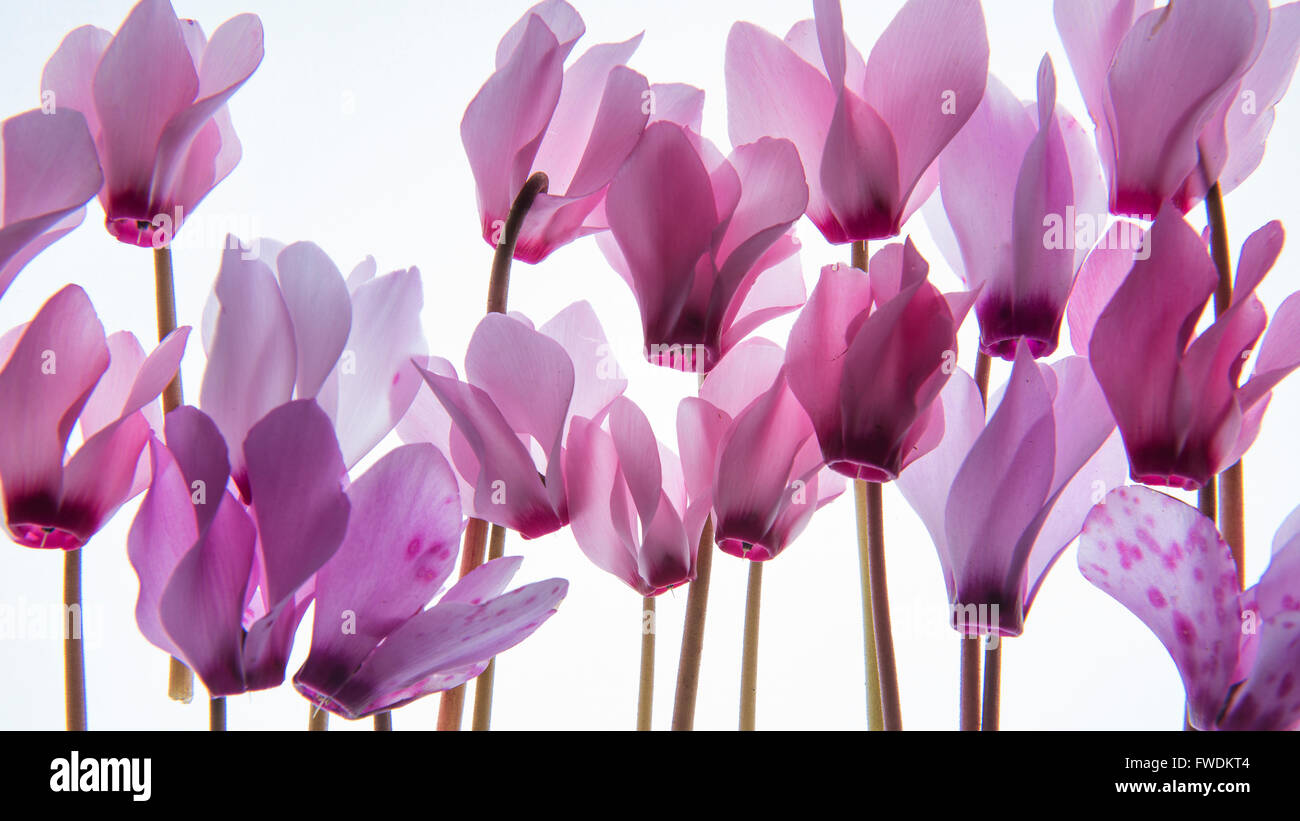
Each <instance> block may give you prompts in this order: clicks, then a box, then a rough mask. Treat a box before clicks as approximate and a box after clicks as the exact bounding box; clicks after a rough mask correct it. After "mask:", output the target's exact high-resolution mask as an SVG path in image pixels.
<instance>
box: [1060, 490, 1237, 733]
mask: <svg viewBox="0 0 1300 821" xmlns="http://www.w3.org/2000/svg"><path fill="white" fill-rule="evenodd" d="M1079 570H1080V571H1082V572H1083V575H1084V578H1086V579H1087V580H1088V581H1090V582H1092V583H1093V584H1094V585H1096V586H1097V587H1099V588H1101V589H1102V590H1103V591H1105V592H1106V593H1108V594H1109V595H1110V596H1112V597H1113V598H1114V599H1115V600H1116V601H1118V602H1119V603H1120V604H1122V605H1124V606H1125V607H1127V608H1128V609H1129V611H1130V612H1131V613H1133V615H1135V616H1137V617H1138V618H1139V619H1141V620H1142V622H1143V623H1144V624H1146V626H1147V627H1148V628H1149V629H1150V630H1151V632H1153V633H1155V634H1156V638H1158V639H1160V642H1161V643H1162V644H1164V646H1165V649H1166V650H1168V651H1169V655H1170V656H1172V657H1173V660H1174V663H1175V664H1176V665H1177V666H1178V672H1179V675H1181V676H1182V678H1183V686H1184V687H1185V688H1186V690H1187V710H1188V716H1189V719H1190V721H1191V723H1192V726H1194V727H1196V728H1197V729H1202V730H1205V729H1210V728H1211V727H1213V726H1214V722H1215V719H1216V718H1218V715H1219V711H1220V710H1221V709H1222V708H1223V703H1224V699H1225V698H1226V696H1227V694H1228V688H1229V686H1230V685H1231V684H1232V673H1233V669H1234V667H1235V666H1236V662H1237V639H1238V637H1239V635H1240V633H1241V608H1240V607H1239V606H1238V604H1237V590H1238V586H1237V569H1236V566H1235V565H1234V564H1233V561H1232V551H1231V550H1229V548H1228V545H1227V544H1226V543H1225V542H1224V541H1223V539H1222V537H1220V536H1219V533H1218V531H1216V530H1215V529H1214V524H1213V523H1212V522H1210V520H1209V519H1207V518H1205V517H1204V516H1202V515H1201V514H1200V513H1199V512H1198V511H1197V510H1196V508H1193V507H1190V506H1188V505H1185V504H1183V503H1182V502H1179V501H1177V500H1176V499H1173V498H1171V497H1169V496H1165V495H1164V494H1162V493H1157V492H1156V491H1153V490H1148V489H1147V488H1144V487H1128V488H1118V489H1116V490H1112V491H1111V492H1110V493H1108V494H1106V498H1105V500H1104V502H1103V504H1100V505H1097V506H1096V507H1094V508H1093V509H1092V512H1091V513H1089V514H1088V518H1087V520H1086V521H1085V522H1084V526H1083V535H1082V536H1081V537H1080V540H1079Z"/></svg>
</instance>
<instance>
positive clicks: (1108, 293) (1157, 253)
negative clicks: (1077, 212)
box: [1070, 204, 1300, 490]
mask: <svg viewBox="0 0 1300 821" xmlns="http://www.w3.org/2000/svg"><path fill="white" fill-rule="evenodd" d="M1283 238H1284V236H1283V231H1282V226H1281V225H1280V224H1279V223H1277V222H1271V223H1269V224H1268V225H1265V226H1264V227H1263V228H1260V229H1259V230H1257V231H1255V233H1253V234H1251V235H1250V237H1249V238H1248V239H1247V240H1246V242H1245V244H1244V245H1243V246H1242V250H1241V257H1240V259H1238V261H1237V276H1236V282H1235V284H1234V286H1233V292H1232V303H1231V305H1230V306H1229V307H1228V308H1227V310H1225V311H1224V312H1223V314H1222V315H1221V316H1219V318H1218V319H1217V320H1216V321H1215V322H1214V324H1213V325H1211V326H1210V327H1209V328H1208V329H1206V330H1205V332H1204V333H1202V334H1201V335H1200V336H1199V337H1196V338H1195V339H1193V338H1192V337H1193V334H1194V333H1195V330H1196V323H1197V319H1198V318H1199V317H1200V316H1201V314H1202V312H1203V311H1204V310H1205V307H1206V305H1207V304H1208V303H1209V301H1210V298H1211V297H1212V296H1213V294H1214V291H1215V288H1216V286H1217V284H1218V281H1219V277H1218V272H1217V269H1216V268H1215V265H1214V262H1213V261H1212V260H1211V259H1210V256H1209V253H1208V251H1207V250H1206V247H1205V243H1204V242H1202V240H1201V238H1200V237H1199V236H1197V234H1196V231H1195V230H1193V229H1192V228H1191V226H1189V225H1188V224H1187V223H1186V222H1184V221H1183V219H1182V217H1181V216H1180V215H1179V213H1178V212H1177V210H1176V209H1175V208H1174V207H1173V206H1172V205H1170V204H1166V206H1165V207H1164V208H1162V209H1161V212H1160V215H1159V216H1158V217H1157V218H1156V221H1155V224H1154V225H1153V226H1152V228H1151V231H1150V233H1149V234H1148V235H1147V237H1146V240H1145V244H1144V246H1143V249H1144V250H1143V253H1142V254H1139V255H1138V256H1139V257H1142V256H1145V257H1146V258H1139V259H1137V261H1135V262H1133V263H1132V265H1131V267H1129V268H1128V270H1127V271H1125V269H1124V267H1123V266H1122V264H1120V262H1121V261H1122V259H1123V256H1122V255H1120V254H1117V253H1116V252H1110V253H1109V254H1108V256H1107V257H1106V258H1104V259H1103V261H1102V263H1101V264H1098V265H1097V266H1091V267H1090V266H1085V270H1084V273H1083V274H1081V275H1080V285H1081V286H1082V287H1079V288H1078V289H1077V291H1078V294H1077V296H1076V301H1077V302H1078V303H1079V305H1078V307H1072V313H1071V315H1070V323H1071V335H1072V337H1073V338H1074V341H1075V346H1076V349H1079V350H1087V351H1088V355H1089V359H1090V360H1091V362H1092V367H1093V370H1094V372H1095V373H1096V374H1097V381H1098V382H1100V383H1101V387H1102V390H1103V391H1104V392H1105V394H1106V399H1107V401H1108V402H1109V403H1110V407H1111V411H1112V412H1113V413H1114V416H1115V421H1116V422H1117V423H1118V425H1119V429H1120V433H1121V434H1123V437H1124V445H1125V447H1126V448H1127V449H1128V457H1129V464H1130V467H1131V471H1132V476H1133V479H1134V480H1136V481H1138V482H1142V483H1144V484H1150V485H1169V486H1171V487H1180V488H1184V489H1186V490H1196V489H1198V488H1200V487H1203V486H1204V485H1205V483H1206V482H1207V481H1208V480H1209V479H1210V478H1211V477H1212V476H1214V475H1215V474H1217V473H1219V472H1221V471H1222V470H1224V469H1225V468H1227V467H1229V466H1230V465H1232V464H1233V463H1234V462H1236V461H1237V460H1238V459H1239V458H1241V456H1242V454H1243V453H1245V451H1246V449H1247V448H1249V447H1250V445H1251V443H1252V442H1254V440H1255V437H1256V435H1258V433H1259V426H1260V423H1261V422H1262V420H1263V416H1264V409H1265V408H1266V407H1267V406H1268V399H1269V396H1270V395H1271V394H1270V391H1272V389H1273V387H1274V386H1275V385H1277V383H1278V382H1280V381H1281V380H1282V379H1283V378H1284V377H1285V376H1286V375H1287V374H1289V373H1291V371H1293V370H1295V369H1296V368H1297V367H1300V294H1292V295H1291V296H1290V297H1288V298H1287V300H1286V301H1285V302H1283V303H1282V305H1281V307H1280V308H1278V311H1277V313H1276V315H1275V316H1274V317H1273V321H1272V322H1271V323H1268V321H1267V317H1266V315H1265V312H1264V306H1263V304H1262V303H1261V302H1260V301H1259V299H1258V298H1257V297H1255V295H1254V291H1255V288H1256V286H1258V285H1259V283H1260V281H1261V280H1262V279H1263V278H1264V275H1265V274H1267V273H1268V271H1269V269H1271V268H1272V267H1273V263H1274V262H1275V261H1276V260H1277V257H1278V254H1279V253H1280V252H1281V250H1282V242H1283ZM1117 274H1118V275H1122V276H1123V278H1122V281H1120V280H1119V277H1117ZM1085 277H1087V283H1086V285H1085V284H1084V283H1085ZM1102 305H1104V306H1105V307H1104V308H1100V307H1099V306H1102ZM1094 317H1095V320H1094V319H1093V318H1094ZM1090 323H1092V324H1091V327H1089V324H1090ZM1266 325H1267V326H1268V333H1267V335H1265V336H1264V340H1263V343H1262V344H1261V346H1260V350H1259V355H1258V357H1257V358H1256V360H1255V370H1254V374H1253V375H1252V377H1251V378H1250V379H1249V380H1248V381H1247V382H1246V383H1245V384H1244V385H1240V386H1239V385H1238V382H1239V379H1240V375H1241V371H1242V368H1243V367H1244V366H1245V363H1246V358H1247V356H1248V355H1249V353H1250V350H1251V348H1253V347H1254V345H1255V342H1256V341H1257V340H1258V339H1259V338H1260V336H1261V334H1264V330H1265V327H1266ZM1080 346H1083V347H1080Z"/></svg>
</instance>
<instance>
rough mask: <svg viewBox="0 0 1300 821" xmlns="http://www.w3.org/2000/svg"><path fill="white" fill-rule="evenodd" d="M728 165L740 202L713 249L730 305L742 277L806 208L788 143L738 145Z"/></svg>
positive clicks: (801, 178)
mask: <svg viewBox="0 0 1300 821" xmlns="http://www.w3.org/2000/svg"><path fill="white" fill-rule="evenodd" d="M730 163H731V165H732V166H733V167H734V168H735V170H736V174H737V176H738V177H739V179H740V186H741V192H740V199H739V201H738V202H737V203H736V207H735V210H734V211H732V213H731V218H730V219H729V220H728V221H727V228H726V231H725V232H724V233H723V234H722V236H721V238H720V239H719V240H718V241H717V243H716V244H715V247H714V258H715V260H716V261H717V265H718V271H719V278H720V280H721V282H720V283H719V285H717V286H715V288H718V289H721V291H722V292H723V293H725V294H726V298H727V301H728V302H729V301H730V299H731V296H732V295H733V294H734V293H735V291H736V290H737V289H738V287H739V284H740V281H741V280H742V278H744V277H745V276H746V274H748V273H749V272H750V270H751V269H753V267H754V266H755V264H756V263H757V262H758V260H759V258H760V257H761V256H762V255H763V253H764V252H765V251H767V249H768V248H769V247H771V246H772V244H773V243H774V242H776V241H777V239H778V238H779V237H780V236H781V235H782V234H784V233H785V232H786V230H787V229H789V228H790V226H791V225H793V224H794V221H795V220H797V219H799V217H801V216H803V212H804V209H805V208H806V207H807V205H808V186H807V184H806V183H805V181H804V175H803V166H802V165H800V163H799V152H798V151H797V150H796V149H795V146H794V143H792V142H790V141H789V140H772V139H762V140H759V141H758V142H755V143H750V144H748V145H742V146H739V147H738V148H737V149H736V150H735V151H734V152H733V153H732V155H731V158H730ZM716 298H717V295H716V294H715V299H716Z"/></svg>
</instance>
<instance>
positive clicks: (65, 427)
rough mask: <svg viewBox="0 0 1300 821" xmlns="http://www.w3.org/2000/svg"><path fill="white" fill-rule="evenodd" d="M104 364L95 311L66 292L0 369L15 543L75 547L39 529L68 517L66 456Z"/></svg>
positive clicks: (4, 471) (8, 510)
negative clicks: (64, 501) (64, 499)
mask: <svg viewBox="0 0 1300 821" xmlns="http://www.w3.org/2000/svg"><path fill="white" fill-rule="evenodd" d="M108 364H109V360H108V346H107V344H106V342H105V339H104V329H103V326H101V325H100V323H99V319H98V317H96V316H95V309H94V308H93V307H92V306H91V304H90V300H89V299H88V298H87V297H86V294H85V292H84V291H82V290H81V288H79V287H77V286H76V285H69V286H67V287H65V288H63V289H62V290H61V291H59V292H58V293H56V294H55V295H54V296H52V297H50V299H49V300H47V301H46V303H45V304H44V305H43V306H41V310H40V311H39V312H37V314H36V316H35V318H34V319H32V321H31V323H30V324H29V325H28V326H27V328H26V330H24V331H23V334H22V336H21V337H20V338H19V340H18V343H17V344H16V345H15V346H14V349H13V351H12V352H11V353H10V355H9V359H8V361H6V363H5V365H4V369H3V370H0V430H3V431H4V441H3V446H2V447H0V485H3V491H4V503H5V524H6V527H7V528H8V530H9V534H10V536H12V537H13V538H14V539H15V540H16V541H18V542H19V543H20V544H24V545H27V546H29V547H39V546H41V545H45V544H47V543H49V546H52V547H64V546H70V547H77V546H80V545H79V544H78V543H75V542H72V543H68V544H67V545H65V544H63V543H62V541H63V540H62V538H61V537H56V538H54V539H51V538H49V537H50V536H51V535H52V531H47V530H45V528H58V526H59V524H60V523H61V521H62V520H63V519H64V518H65V517H67V516H68V515H69V513H70V512H69V511H61V510H60V496H61V491H62V484H63V478H62V474H63V458H64V451H65V449H66V448H67V443H68V437H69V436H70V435H71V433H72V428H73V426H74V425H75V424H76V421H77V416H78V415H79V414H80V413H81V410H82V408H83V407H84V406H85V403H86V401H87V400H88V398H89V397H90V394H91V391H92V390H93V389H94V387H95V384H96V382H97V381H98V380H99V378H100V377H101V375H102V374H103V373H104V371H105V370H106V369H107V368H108ZM138 453H139V451H137V455H138ZM71 513H72V518H73V519H79V518H81V517H79V516H78V515H77V514H76V513H75V512H71ZM86 524H87V523H86V522H84V521H78V522H76V527H77V529H78V530H83V529H84V527H85V525H86ZM81 535H82V536H86V535H89V534H87V533H84V532H83V533H82V534H81ZM74 538H75V537H74ZM55 542H58V544H55Z"/></svg>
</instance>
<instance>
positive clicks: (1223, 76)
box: [1055, 0, 1300, 219]
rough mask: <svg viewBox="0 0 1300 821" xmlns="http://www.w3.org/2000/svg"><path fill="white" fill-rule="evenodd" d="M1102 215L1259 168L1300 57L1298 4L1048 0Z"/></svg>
mask: <svg viewBox="0 0 1300 821" xmlns="http://www.w3.org/2000/svg"><path fill="white" fill-rule="evenodd" d="M1055 13H1056V25H1057V29H1058V30H1059V31H1060V34H1061V40H1062V41H1063V42H1064V43H1065V49H1066V53H1067V54H1068V55H1069V58H1070V63H1071V65H1072V66H1073V67H1074V74H1075V78H1076V79H1077V80H1078V83H1079V89H1080V91H1082V92H1083V99H1084V102H1085V103H1086V104H1087V107H1088V113H1089V114H1090V115H1091V117H1092V120H1093V122H1094V123H1095V124H1096V126H1097V135H1096V140H1097V150H1098V152H1099V153H1100V155H1101V161H1102V165H1103V166H1104V167H1105V169H1106V177H1107V180H1108V182H1109V187H1110V210H1111V212H1112V213H1115V214H1120V215H1129V216H1135V217H1142V218H1144V219H1151V218H1152V215H1154V214H1157V213H1158V212H1159V210H1160V208H1161V206H1162V204H1163V203H1164V202H1166V201H1168V200H1172V201H1173V203H1174V205H1175V206H1177V207H1178V209H1179V210H1181V211H1183V212H1186V211H1188V210H1190V209H1191V208H1192V206H1194V205H1195V204H1196V203H1197V202H1198V201H1199V200H1200V199H1202V198H1203V197H1204V196H1205V193H1206V191H1207V190H1208V188H1209V187H1210V186H1211V185H1213V184H1214V183H1215V182H1216V181H1218V182H1221V183H1222V186H1223V188H1224V190H1225V191H1227V190H1231V189H1232V188H1234V187H1236V186H1237V185H1238V184H1240V183H1241V181H1242V180H1244V179H1245V178H1246V177H1247V176H1249V174H1250V173H1251V172H1252V171H1253V170H1254V169H1255V168H1256V167H1257V166H1258V165H1259V162H1260V160H1261V158H1262V157H1263V151H1264V140H1265V139H1266V138H1267V136H1268V132H1269V129H1270V128H1271V127H1272V122H1273V113H1272V112H1273V106H1274V105H1275V104H1276V103H1277V102H1278V100H1280V99H1281V97H1282V95H1283V94H1284V93H1285V92H1286V87H1287V85H1288V84H1289V83H1290V80H1291V74H1292V72H1293V71H1294V70H1295V65H1296V58H1297V54H1300V4H1295V3H1292V4H1290V5H1288V6H1283V7H1281V8H1277V9H1272V10H1270V9H1269V6H1268V2H1267V0H1179V2H1177V3H1172V2H1171V3H1168V4H1166V5H1164V6H1162V7H1160V8H1153V0H1097V2H1087V3H1079V2H1072V1H1071V0H1056V5H1055Z"/></svg>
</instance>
